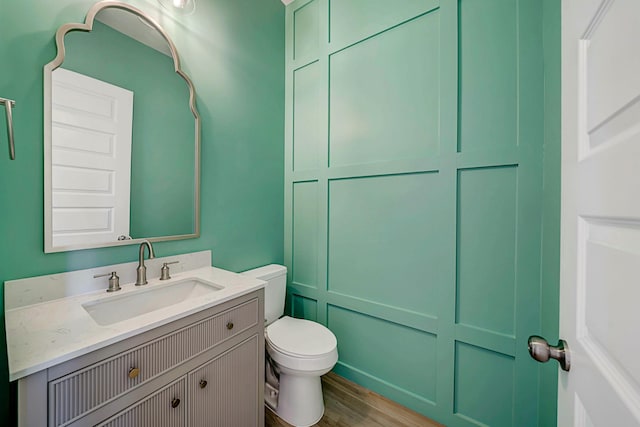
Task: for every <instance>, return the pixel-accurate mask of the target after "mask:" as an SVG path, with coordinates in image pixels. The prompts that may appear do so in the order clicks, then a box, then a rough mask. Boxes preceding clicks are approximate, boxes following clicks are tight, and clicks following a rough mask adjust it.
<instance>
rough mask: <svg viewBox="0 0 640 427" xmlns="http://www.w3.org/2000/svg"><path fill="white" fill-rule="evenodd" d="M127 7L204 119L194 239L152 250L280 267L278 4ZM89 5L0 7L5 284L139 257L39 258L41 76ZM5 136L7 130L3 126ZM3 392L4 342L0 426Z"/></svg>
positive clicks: (0, 256) (71, 1) (5, 1)
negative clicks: (157, 40) (177, 64)
mask: <svg viewBox="0 0 640 427" xmlns="http://www.w3.org/2000/svg"><path fill="white" fill-rule="evenodd" d="M131 3H132V4H134V5H135V6H137V7H139V8H141V9H143V10H145V11H147V12H148V13H150V14H151V15H152V16H153V17H154V18H156V19H157V20H158V21H159V22H160V24H161V25H163V26H164V27H165V29H166V30H167V32H168V33H169V35H170V36H171V37H172V39H173V40H174V42H175V44H176V45H177V48H178V50H179V52H180V55H181V59H182V63H183V66H184V69H185V71H186V72H187V73H188V74H189V75H190V76H191V78H192V80H193V82H194V84H195V87H196V92H197V105H198V109H199V111H200V114H201V116H202V193H201V196H202V209H201V215H202V224H201V225H202V227H201V232H202V233H201V237H200V238H199V239H193V240H184V241H178V242H164V243H158V244H156V245H155V246H156V254H157V255H160V256H165V255H171V254H177V253H182V252H190V251H197V250H206V249H211V250H212V251H213V263H214V265H216V266H220V267H223V268H227V269H230V270H233V271H241V270H244V269H248V268H252V267H256V266H259V265H264V264H268V263H272V262H275V263H282V262H283V258H282V247H283V237H282V236H283V197H284V196H283V147H282V140H283V123H284V113H283V111H284V100H283V96H282V94H283V93H284V78H283V76H284V26H283V21H284V7H283V6H282V3H281V2H280V1H278V0H207V1H200V2H198V8H197V10H196V12H195V13H194V14H193V15H190V16H185V17H180V18H177V19H174V18H172V17H170V16H168V15H167V14H166V13H164V12H163V11H162V10H161V9H160V6H159V4H158V3H157V2H156V1H144V0H139V1H135V3H134V0H132V1H131ZM92 4H93V1H91V0H60V1H55V2H50V1H42V0H24V1H18V2H16V1H10V0H0V11H1V12H0V53H2V55H1V56H0V57H2V58H3V67H2V71H0V96H3V97H8V98H13V99H15V100H16V101H17V105H16V108H15V110H14V124H15V136H16V154H17V159H16V160H15V161H10V160H9V157H8V155H7V151H6V145H5V144H6V139H5V134H4V131H2V132H0V148H2V150H0V209H1V211H2V214H1V220H0V283H2V282H4V281H5V280H11V279H17V278H21V277H29V276H35V275H42V274H50V273H56V272H61V271H66V270H76V269H82V268H90V267H94V266H99V265H105V264H112V263H120V262H128V261H133V260H134V259H136V256H137V251H136V248H134V247H132V246H125V247H120V248H105V249H97V250H85V251H75V252H67V253H56V254H47V255H45V254H44V253H43V247H44V244H43V167H42V165H43V148H42V146H43V127H42V123H43V106H42V103H43V97H42V93H43V87H42V84H43V83H42V82H43V78H42V72H43V71H42V68H43V66H44V64H46V63H47V62H49V61H50V60H51V59H52V58H53V57H54V56H55V53H56V52H55V44H54V34H55V31H56V29H57V28H58V27H59V26H60V25H62V24H63V23H66V22H81V21H83V20H84V16H85V14H86V11H87V10H88V9H89V7H90V6H91V5H92ZM0 116H1V117H4V114H0ZM0 129H5V128H4V119H3V118H2V119H0ZM1 323H2V325H4V321H2V322H1ZM2 334H4V332H3V333H2ZM1 341H2V342H4V339H2V340H1ZM7 394H8V373H7V369H6V356H5V348H4V345H0V396H2V402H5V403H3V404H2V405H0V419H3V420H5V419H7V417H6V415H7V411H8V407H7V404H6V402H7V401H8V396H7Z"/></svg>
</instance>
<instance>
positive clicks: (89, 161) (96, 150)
mask: <svg viewBox="0 0 640 427" xmlns="http://www.w3.org/2000/svg"><path fill="white" fill-rule="evenodd" d="M51 107H52V112H51V113H52V120H51V127H52V129H51V130H52V132H51V191H52V193H51V221H52V239H53V245H54V246H67V245H77V244H83V243H87V244H91V243H94V244H98V243H102V242H105V241H115V240H118V239H119V238H120V236H129V234H130V233H129V215H130V213H129V190H130V180H129V177H130V175H131V130H132V125H133V123H132V122H133V92H132V91H130V90H127V89H123V88H121V87H118V86H115V85H112V84H109V83H106V82H103V81H101V80H98V79H94V78H91V77H89V76H85V75H83V74H79V73H75V72H73V71H69V70H66V69H64V68H58V69H57V70H55V71H54V72H53V73H52V105H51Z"/></svg>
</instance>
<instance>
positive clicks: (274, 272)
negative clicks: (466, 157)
mask: <svg viewBox="0 0 640 427" xmlns="http://www.w3.org/2000/svg"><path fill="white" fill-rule="evenodd" d="M242 274H244V275H248V276H251V277H255V278H257V279H260V280H264V281H266V282H267V286H266V287H265V294H264V295H265V298H264V311H265V317H266V319H265V321H266V328H265V333H264V338H265V348H266V350H267V355H266V359H267V364H266V369H265V371H266V381H265V393H264V396H265V403H266V405H267V407H269V408H270V409H271V410H273V411H274V412H275V413H276V414H277V415H278V417H280V418H282V419H283V420H284V421H286V422H288V423H289V424H292V425H294V426H296V427H307V426H310V425H313V424H315V423H317V422H318V421H319V420H320V418H322V415H323V414H324V401H323V400H322V384H321V382H320V376H321V375H324V374H326V373H327V372H329V371H330V370H331V369H332V368H333V366H334V365H335V364H336V362H337V361H338V347H337V344H338V342H337V340H336V337H335V335H333V333H332V332H331V331H330V330H329V329H327V328H325V327H324V326H323V325H321V324H319V323H316V322H311V321H309V320H303V319H294V318H292V317H289V316H284V317H282V318H280V316H282V314H284V301H285V293H286V288H287V268H286V267H284V266H281V265H275V264H271V265H267V266H264V267H260V268H256V269H254V270H249V271H245V272H244V273H242Z"/></svg>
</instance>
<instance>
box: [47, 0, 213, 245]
mask: <svg viewBox="0 0 640 427" xmlns="http://www.w3.org/2000/svg"><path fill="white" fill-rule="evenodd" d="M109 7H111V8H118V9H123V10H126V11H129V12H131V13H133V14H135V15H137V16H138V17H140V18H141V19H143V20H144V21H146V23H148V24H149V25H150V26H152V27H153V28H155V29H156V30H157V31H158V32H159V33H160V34H161V35H162V37H163V38H164V39H165V41H166V42H167V44H168V45H169V50H170V51H171V57H172V58H173V65H174V69H175V72H176V73H177V74H178V75H179V76H180V77H182V78H183V79H184V81H185V82H186V83H187V86H188V87H189V106H190V109H191V113H192V114H193V116H194V119H195V156H194V157H195V159H194V161H195V167H194V172H195V173H194V175H195V176H194V192H195V194H194V209H195V211H194V232H193V234H180V235H173V236H159V237H146V238H145V237H141V238H135V239H130V240H120V241H115V242H104V243H88V244H78V245H67V246H53V234H52V232H53V223H52V212H51V209H52V200H51V199H52V184H51V178H52V175H51V169H52V168H51V159H52V108H51V101H52V82H51V76H52V72H53V71H54V70H55V69H56V68H58V67H60V66H61V65H62V63H63V62H64V57H65V45H64V37H65V35H66V34H67V33H69V32H71V31H85V32H90V31H92V30H93V23H94V19H95V17H96V15H97V14H98V12H100V11H101V10H103V9H105V8H109ZM56 48H57V54H56V57H55V58H54V59H53V61H51V62H49V63H48V64H46V65H45V66H44V251H45V253H52V252H65V251H71V250H78V249H92V248H104V247H110V246H124V245H133V244H138V243H141V242H143V241H145V240H149V241H151V242H160V241H168V240H184V239H193V238H197V237H200V115H199V113H198V110H197V109H196V94H195V88H194V87H193V83H192V82H191V79H190V78H189V76H187V75H186V74H185V73H184V72H183V71H182V69H181V67H180V58H179V57H178V51H177V50H176V47H175V45H174V44H173V42H172V41H171V39H170V38H169V36H168V35H167V33H166V32H165V31H164V29H163V28H162V27H161V26H160V25H159V24H158V23H157V22H156V21H155V20H154V19H153V18H151V17H150V16H148V15H147V14H146V13H144V12H143V11H141V10H140V9H137V8H135V7H133V6H131V5H129V4H126V3H122V2H119V1H111V0H104V1H100V2H98V3H96V4H94V5H93V6H92V7H91V9H89V11H88V12H87V17H86V19H85V22H84V23H69V24H64V25H62V26H61V27H60V28H58V31H57V32H56Z"/></svg>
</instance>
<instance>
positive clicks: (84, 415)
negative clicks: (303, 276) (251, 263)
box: [18, 289, 264, 427]
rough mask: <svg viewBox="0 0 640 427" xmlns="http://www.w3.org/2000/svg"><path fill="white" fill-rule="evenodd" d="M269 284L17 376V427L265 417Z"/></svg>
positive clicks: (167, 424)
mask: <svg viewBox="0 0 640 427" xmlns="http://www.w3.org/2000/svg"><path fill="white" fill-rule="evenodd" d="M263 319H264V291H263V290H262V289H260V290H258V291H256V292H253V293H251V294H248V295H245V296H241V297H238V298H236V299H234V300H231V301H228V302H225V303H222V304H220V305H218V306H215V307H212V308H209V309H206V310H203V311H201V312H198V313H195V314H192V315H190V316H187V317H185V318H182V319H179V320H176V321H174V322H172V323H170V324H167V325H164V326H161V327H158V328H155V329H152V330H150V331H147V332H144V333H141V334H139V335H136V336H134V337H131V338H128V339H126V340H123V341H121V342H118V343H115V344H113V345H110V346H108V347H105V348H102V349H100V350H96V351H94V352H92V353H89V354H86V355H84V356H80V357H78V358H76V359H73V360H70V361H67V362H64V363H62V364H60V365H56V366H53V367H51V368H49V369H46V370H44V371H41V372H38V373H36V374H33V375H30V376H28V377H26V378H23V379H21V380H19V383H18V417H19V420H18V421H19V425H20V426H25V427H26V426H28V427H40V426H43V427H44V426H49V427H58V426H95V425H100V426H103V425H104V426H113V427H116V426H117V427H177V426H194V427H195V426H225V427H227V426H238V427H243V426H247V427H250V426H262V425H263V423H264V405H263V404H262V402H263V393H264V390H263V387H262V378H264V320H263Z"/></svg>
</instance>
